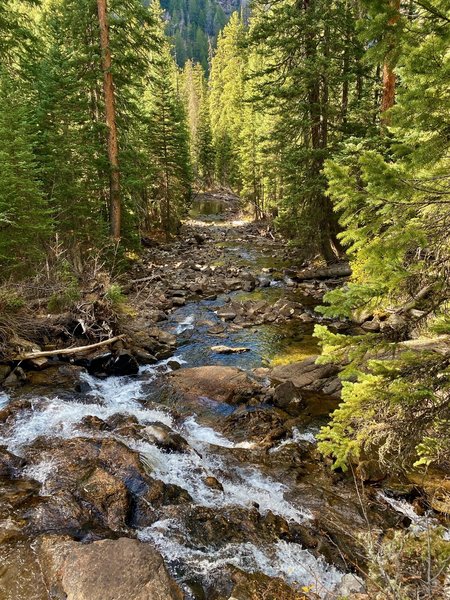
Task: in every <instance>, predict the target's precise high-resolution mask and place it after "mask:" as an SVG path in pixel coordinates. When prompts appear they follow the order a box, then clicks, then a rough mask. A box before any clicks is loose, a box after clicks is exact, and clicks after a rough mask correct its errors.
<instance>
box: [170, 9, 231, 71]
mask: <svg viewBox="0 0 450 600" xmlns="http://www.w3.org/2000/svg"><path fill="white" fill-rule="evenodd" d="M161 6H162V8H163V10H164V11H165V13H166V18H167V33H168V34H169V35H170V36H171V37H172V38H173V41H174V47H175V56H176V60H177V63H178V64H179V65H180V66H183V65H184V63H185V62H186V60H188V59H189V58H191V59H192V60H195V61H196V62H199V63H200V64H201V65H203V67H204V69H205V71H206V72H208V57H209V55H210V53H211V51H212V49H213V48H215V45H216V41H217V35H218V34H219V32H220V31H221V29H223V28H224V26H225V25H226V23H227V22H228V18H229V16H230V14H231V13H232V12H233V11H235V10H239V9H240V6H241V0H162V1H161Z"/></svg>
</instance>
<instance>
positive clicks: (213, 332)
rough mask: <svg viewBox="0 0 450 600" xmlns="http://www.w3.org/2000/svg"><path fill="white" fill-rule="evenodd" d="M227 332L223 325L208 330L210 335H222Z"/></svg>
mask: <svg viewBox="0 0 450 600" xmlns="http://www.w3.org/2000/svg"><path fill="white" fill-rule="evenodd" d="M224 331H225V327H224V326H223V325H214V326H213V327H210V328H209V329H208V333H209V334H210V335H220V334H221V333H223V332H224Z"/></svg>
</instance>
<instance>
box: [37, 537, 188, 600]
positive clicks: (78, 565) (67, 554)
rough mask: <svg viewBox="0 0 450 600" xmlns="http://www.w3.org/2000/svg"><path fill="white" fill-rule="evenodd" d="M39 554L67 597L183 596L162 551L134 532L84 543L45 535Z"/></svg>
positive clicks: (52, 586) (170, 599)
mask: <svg viewBox="0 0 450 600" xmlns="http://www.w3.org/2000/svg"><path fill="white" fill-rule="evenodd" d="M38 556H39V561H40V564H41V568H42V573H43V575H44V578H45V580H46V583H47V586H48V589H49V591H50V593H51V594H52V597H55V598H65V599H66V600H182V598H183V594H182V592H181V590H180V588H179V587H178V585H177V584H176V583H175V581H174V580H173V579H172V578H171V576H170V575H169V573H168V572H167V569H166V567H165V565H164V561H163V558H162V556H161V554H160V553H159V552H158V551H157V550H155V549H154V548H153V547H152V546H150V545H149V544H146V543H144V542H140V541H139V540H134V539H129V538H119V539H116V540H101V541H97V542H93V543H91V544H81V543H79V542H74V541H73V540H69V539H67V538H61V537H58V536H44V537H43V538H41V540H40V543H39V545H38Z"/></svg>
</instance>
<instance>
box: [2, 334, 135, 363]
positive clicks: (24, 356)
mask: <svg viewBox="0 0 450 600" xmlns="http://www.w3.org/2000/svg"><path fill="white" fill-rule="evenodd" d="M124 337H125V336H124V335H116V337H112V338H109V339H108V340H103V341H102V342H96V343H95V344H90V345H89V346H76V347H74V348H62V349H61V350H43V351H41V352H26V353H25V354H19V356H16V357H15V358H14V360H29V359H34V358H43V357H45V356H59V355H60V354H64V355H67V354H80V353H82V352H90V351H91V350H95V349H96V348H101V347H102V346H108V345H109V344H114V342H117V341H118V340H123V338H124Z"/></svg>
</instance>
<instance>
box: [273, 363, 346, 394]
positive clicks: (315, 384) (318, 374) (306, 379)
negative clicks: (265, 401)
mask: <svg viewBox="0 0 450 600" xmlns="http://www.w3.org/2000/svg"><path fill="white" fill-rule="evenodd" d="M317 358H318V357H317V356H310V357H309V358H307V359H306V360H302V361H300V362H293V363H290V364H287V365H279V366H277V367H275V368H274V369H272V372H271V374H270V377H271V379H272V380H273V381H278V382H283V381H291V382H292V383H293V384H294V385H295V386H296V387H298V388H300V389H307V390H312V391H321V390H322V388H323V387H324V386H326V385H330V384H331V382H332V381H333V379H337V374H338V372H339V367H337V366H336V365H333V364H327V365H316V360H317Z"/></svg>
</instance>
